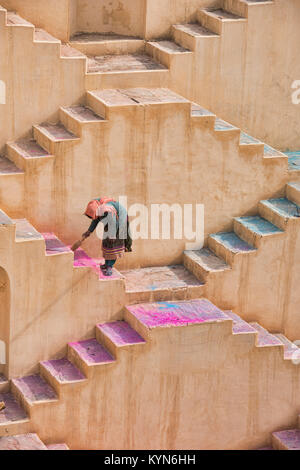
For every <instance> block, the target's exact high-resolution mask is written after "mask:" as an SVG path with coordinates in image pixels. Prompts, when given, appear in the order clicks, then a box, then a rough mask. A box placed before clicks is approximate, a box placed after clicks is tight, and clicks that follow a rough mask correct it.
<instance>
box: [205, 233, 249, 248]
mask: <svg viewBox="0 0 300 470" xmlns="http://www.w3.org/2000/svg"><path fill="white" fill-rule="evenodd" d="M210 238H212V239H213V240H215V241H216V242H218V243H221V244H222V245H223V246H225V248H227V249H228V250H230V251H231V252H232V253H245V252H253V251H256V248H254V247H253V246H251V245H249V244H248V243H247V242H245V241H244V240H242V239H241V238H239V237H238V236H237V235H236V233H234V232H219V233H214V234H212V235H210Z"/></svg>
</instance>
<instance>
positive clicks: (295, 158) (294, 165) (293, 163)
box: [284, 150, 300, 171]
mask: <svg viewBox="0 0 300 470" xmlns="http://www.w3.org/2000/svg"><path fill="white" fill-rule="evenodd" d="M284 153H285V155H287V156H288V159H289V170H290V171H297V170H300V151H299V150H298V151H294V152H284Z"/></svg>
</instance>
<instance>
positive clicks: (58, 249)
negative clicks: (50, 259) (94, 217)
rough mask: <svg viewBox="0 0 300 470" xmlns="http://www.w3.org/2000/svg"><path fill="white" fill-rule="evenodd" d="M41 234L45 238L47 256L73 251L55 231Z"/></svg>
mask: <svg viewBox="0 0 300 470" xmlns="http://www.w3.org/2000/svg"><path fill="white" fill-rule="evenodd" d="M41 235H42V237H43V238H44V240H45V244H46V255H47V256H52V255H60V254H62V253H72V251H71V249H70V247H69V246H67V245H65V244H64V243H63V242H62V241H61V240H60V239H59V238H58V237H57V236H56V235H55V234H54V233H52V232H44V233H42V234H41Z"/></svg>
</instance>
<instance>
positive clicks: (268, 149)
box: [264, 144, 282, 157]
mask: <svg viewBox="0 0 300 470" xmlns="http://www.w3.org/2000/svg"><path fill="white" fill-rule="evenodd" d="M264 155H265V156H266V157H276V156H278V157H280V156H282V153H281V152H279V151H278V150H275V149H273V147H270V145H267V144H265V146H264Z"/></svg>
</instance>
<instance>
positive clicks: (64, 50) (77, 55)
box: [60, 44, 87, 62]
mask: <svg viewBox="0 0 300 470" xmlns="http://www.w3.org/2000/svg"><path fill="white" fill-rule="evenodd" d="M60 56H61V57H62V58H63V59H81V60H84V62H85V61H86V59H87V58H86V56H85V55H84V54H82V52H80V51H78V50H77V49H74V47H71V46H70V45H69V44H62V45H61V48H60Z"/></svg>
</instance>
